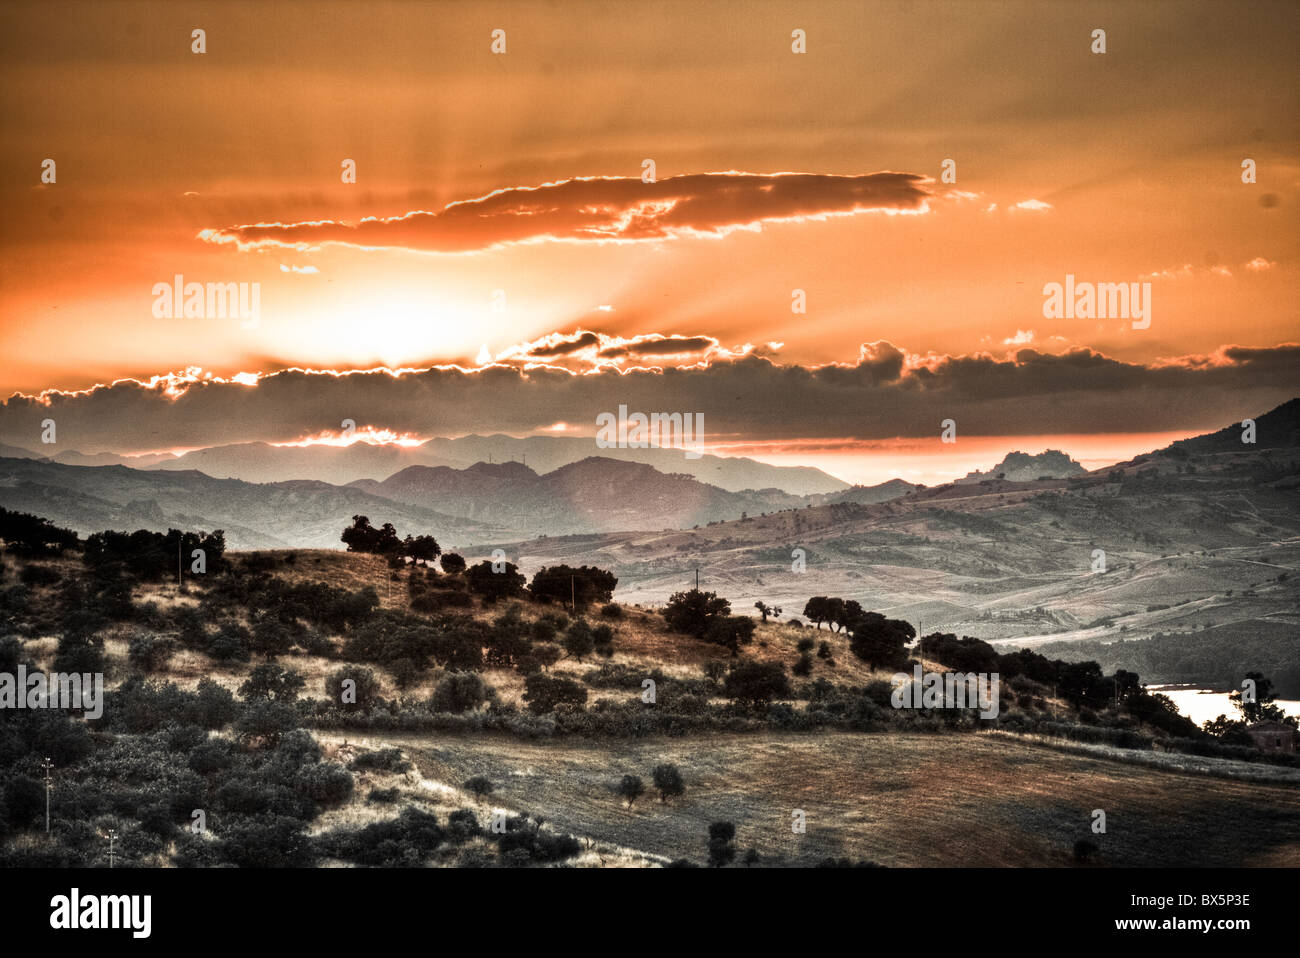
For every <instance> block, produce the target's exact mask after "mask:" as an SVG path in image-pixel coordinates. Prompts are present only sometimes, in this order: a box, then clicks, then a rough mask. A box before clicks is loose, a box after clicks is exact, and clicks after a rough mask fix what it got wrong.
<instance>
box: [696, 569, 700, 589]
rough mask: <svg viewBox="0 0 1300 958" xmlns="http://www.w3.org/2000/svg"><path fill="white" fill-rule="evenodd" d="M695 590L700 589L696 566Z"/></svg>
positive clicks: (698, 573) (698, 571)
mask: <svg viewBox="0 0 1300 958" xmlns="http://www.w3.org/2000/svg"><path fill="white" fill-rule="evenodd" d="M695 591H696V592H699V591H700V570H699V569H698V568H697V569H696V570H695Z"/></svg>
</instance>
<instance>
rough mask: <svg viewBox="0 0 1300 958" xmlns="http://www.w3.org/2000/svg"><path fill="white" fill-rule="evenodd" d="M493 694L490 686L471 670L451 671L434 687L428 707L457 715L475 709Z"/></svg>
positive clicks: (435, 710)
mask: <svg viewBox="0 0 1300 958" xmlns="http://www.w3.org/2000/svg"><path fill="white" fill-rule="evenodd" d="M492 696H493V690H492V686H490V685H488V684H487V683H486V682H484V681H483V679H482V677H481V676H479V675H476V674H475V673H473V672H453V673H452V674H451V675H448V676H447V677H446V678H444V679H443V680H442V681H441V682H439V683H438V687H437V688H436V689H434V692H433V697H432V698H430V699H429V709H430V710H431V711H434V712H452V713H454V714H457V715H459V714H460V713H462V712H468V711H469V710H470V709H476V708H478V707H479V706H480V705H482V704H483V703H484V702H486V701H488V700H489V699H491V698H492Z"/></svg>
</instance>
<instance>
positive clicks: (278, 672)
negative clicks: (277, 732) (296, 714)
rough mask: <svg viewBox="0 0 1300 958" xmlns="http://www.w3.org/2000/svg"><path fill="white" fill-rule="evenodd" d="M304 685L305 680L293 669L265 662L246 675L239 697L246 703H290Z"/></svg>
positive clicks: (305, 683)
mask: <svg viewBox="0 0 1300 958" xmlns="http://www.w3.org/2000/svg"><path fill="white" fill-rule="evenodd" d="M306 685H307V680H306V679H304V678H303V677H302V676H301V675H300V674H299V673H297V672H295V671H294V670H293V669H286V668H283V667H282V666H279V665H276V664H275V663H274V662H266V663H264V664H262V665H257V666H254V667H253V669H252V671H250V672H249V673H248V679H247V680H246V681H245V682H244V684H243V685H241V686H240V687H239V696H240V698H242V699H244V700H245V701H247V702H254V701H266V702H292V701H294V700H295V699H297V698H298V693H299V692H301V691H302V690H303V688H304V687H305V686H306Z"/></svg>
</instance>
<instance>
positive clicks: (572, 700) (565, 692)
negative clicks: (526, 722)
mask: <svg viewBox="0 0 1300 958" xmlns="http://www.w3.org/2000/svg"><path fill="white" fill-rule="evenodd" d="M523 698H524V701H525V702H527V703H528V709H529V711H531V712H532V713H533V714H534V715H542V714H545V713H546V712H554V711H555V709H556V708H557V707H558V706H561V705H570V706H575V707H577V706H582V705H584V704H586V701H587V690H586V689H585V688H583V687H582V686H581V685H579V684H578V683H577V682H575V681H573V680H572V679H566V678H560V677H554V678H553V677H551V676H548V675H543V674H541V673H540V672H537V673H534V674H533V675H530V676H528V678H526V679H525V680H524V696H523Z"/></svg>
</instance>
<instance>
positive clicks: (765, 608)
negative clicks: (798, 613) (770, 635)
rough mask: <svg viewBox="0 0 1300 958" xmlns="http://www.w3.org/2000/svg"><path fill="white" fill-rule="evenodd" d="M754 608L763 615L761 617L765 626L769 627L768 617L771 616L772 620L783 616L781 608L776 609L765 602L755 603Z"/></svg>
mask: <svg viewBox="0 0 1300 958" xmlns="http://www.w3.org/2000/svg"><path fill="white" fill-rule="evenodd" d="M754 608H756V609H758V614H759V615H761V616H762V617H763V624H764V625H767V617H768V616H769V615H770V616H771V617H772V618H774V619H775V618H777V617H778V616H779V615H780V614H781V610H780V609H779V608H776V607H774V606H770V605H768V604H766V603H765V602H762V601H759V602H755V603H754Z"/></svg>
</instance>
